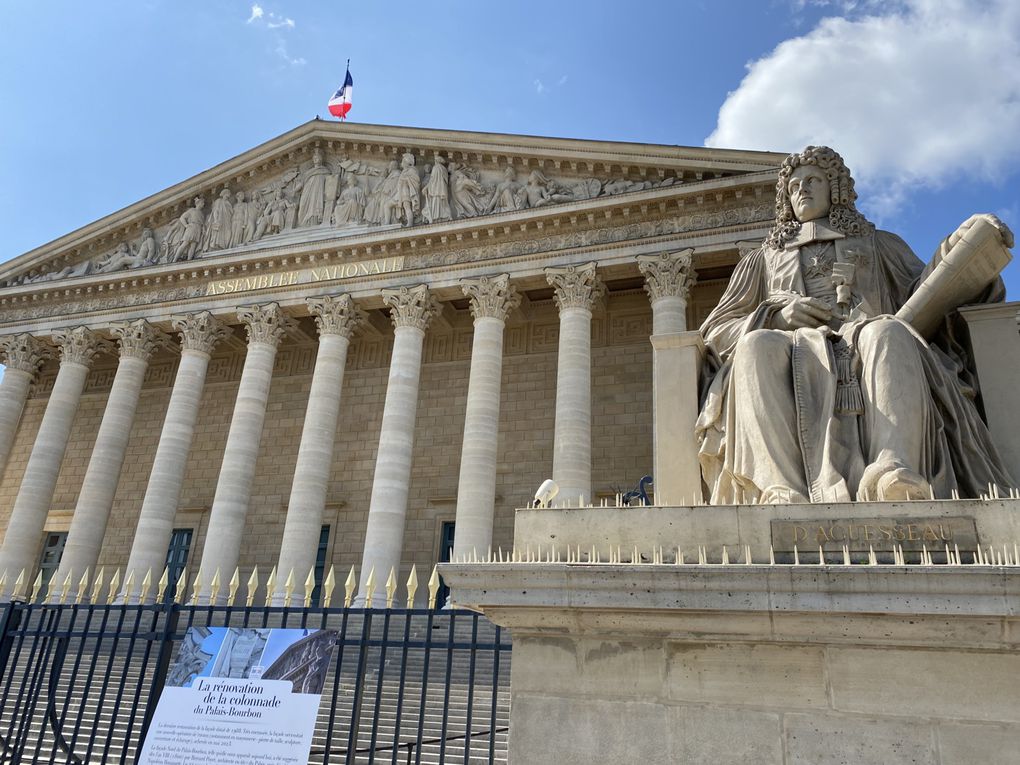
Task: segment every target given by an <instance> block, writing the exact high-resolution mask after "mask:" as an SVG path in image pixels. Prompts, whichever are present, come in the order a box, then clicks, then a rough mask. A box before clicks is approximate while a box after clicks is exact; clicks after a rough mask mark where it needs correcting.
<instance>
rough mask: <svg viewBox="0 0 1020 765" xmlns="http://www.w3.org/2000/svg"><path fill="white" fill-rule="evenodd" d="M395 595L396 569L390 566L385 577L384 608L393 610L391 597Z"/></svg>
mask: <svg viewBox="0 0 1020 765" xmlns="http://www.w3.org/2000/svg"><path fill="white" fill-rule="evenodd" d="M396 594H397V569H396V567H395V566H390V575H389V576H388V577H386V607H387V608H393V596H394V595H396Z"/></svg>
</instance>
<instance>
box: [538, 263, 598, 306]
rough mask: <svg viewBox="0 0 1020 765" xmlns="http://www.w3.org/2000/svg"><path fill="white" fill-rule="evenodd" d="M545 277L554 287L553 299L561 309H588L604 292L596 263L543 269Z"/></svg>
mask: <svg viewBox="0 0 1020 765" xmlns="http://www.w3.org/2000/svg"><path fill="white" fill-rule="evenodd" d="M545 275H546V279H547V280H548V282H549V284H551V285H552V286H553V288H554V290H555V291H554V292H553V300H555V301H556V305H557V306H558V307H559V309H560V310H561V311H565V310H567V309H568V308H583V309H585V310H588V311H590V310H591V309H592V307H593V306H594V305H595V301H596V300H598V299H599V298H600V297H602V295H603V294H605V286H604V285H603V284H602V281H601V280H600V279H599V277H598V272H597V270H596V264H595V263H594V262H592V263H586V264H584V265H581V266H566V267H564V268H547V269H545Z"/></svg>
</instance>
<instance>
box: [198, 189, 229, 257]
mask: <svg viewBox="0 0 1020 765" xmlns="http://www.w3.org/2000/svg"><path fill="white" fill-rule="evenodd" d="M233 220H234V206H233V204H231V202H230V189H223V191H221V192H220V195H219V197H218V198H217V199H216V200H215V201H214V202H213V203H212V209H211V210H210V211H209V220H208V221H206V224H205V236H204V237H203V239H202V250H203V251H208V250H225V249H226V248H227V247H229V246H230V231H231V227H232V226H233Z"/></svg>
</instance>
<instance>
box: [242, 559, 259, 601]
mask: <svg viewBox="0 0 1020 765" xmlns="http://www.w3.org/2000/svg"><path fill="white" fill-rule="evenodd" d="M246 586H247V588H248V598H247V600H246V601H245V603H247V605H248V608H251V607H252V606H253V605H254V604H255V593H256V592H258V589H259V567H258V566H256V567H255V568H253V569H252V570H251V576H249V577H248V583H247V585H246Z"/></svg>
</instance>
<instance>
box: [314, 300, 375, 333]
mask: <svg viewBox="0 0 1020 765" xmlns="http://www.w3.org/2000/svg"><path fill="white" fill-rule="evenodd" d="M305 302H306V303H307V304H308V310H309V311H311V312H312V315H313V316H314V317H315V325H316V326H317V327H318V328H319V335H320V336H321V335H340V336H341V337H346V338H348V339H350V337H351V335H353V334H354V330H356V329H357V328H358V327H359V326H361V324H362V323H363V322H364V321H365V312H364V311H362V310H361V309H360V308H358V306H357V304H356V303H355V302H354V298H352V297H351V296H350V295H348V294H346V293H345V294H342V295H337V296H335V297H333V296H331V295H322V296H320V297H312V298H308V299H307V300H306V301H305Z"/></svg>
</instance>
